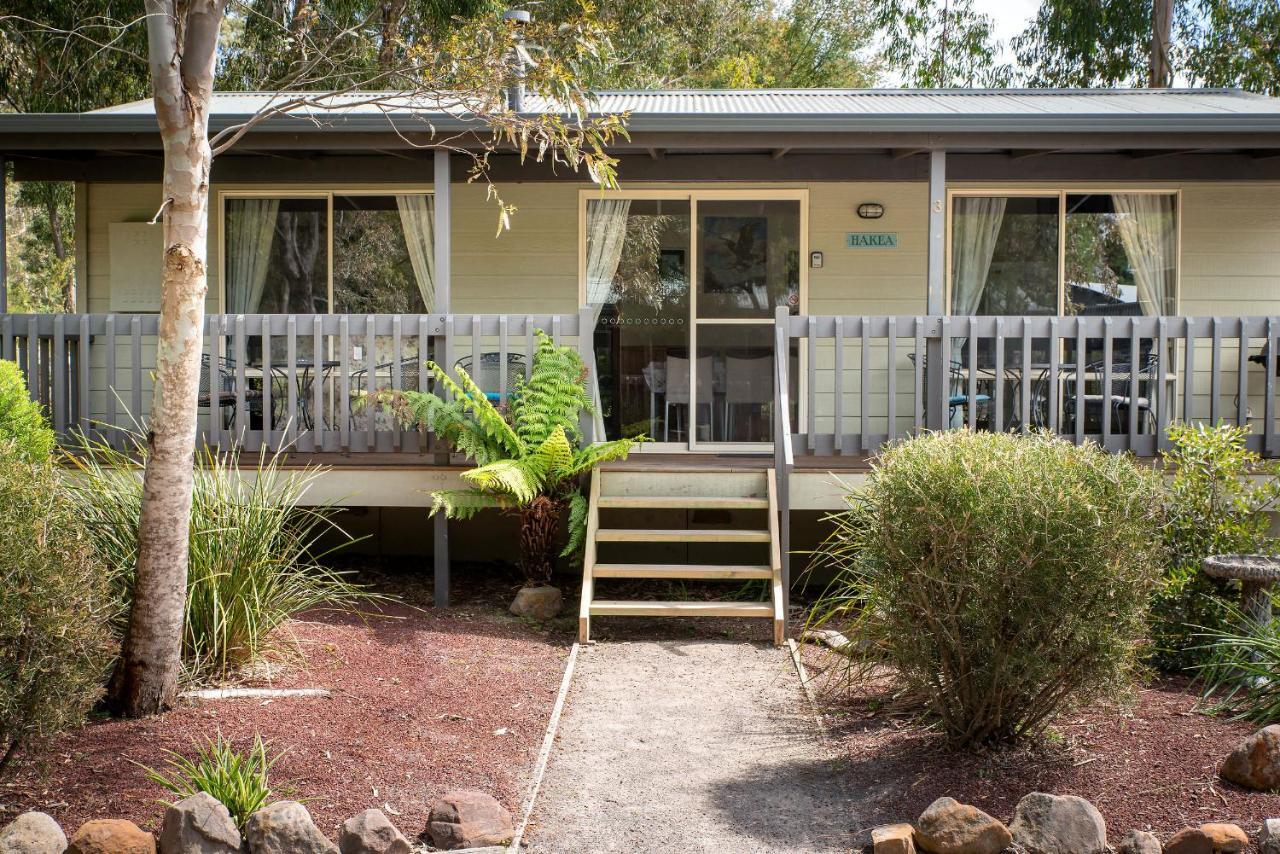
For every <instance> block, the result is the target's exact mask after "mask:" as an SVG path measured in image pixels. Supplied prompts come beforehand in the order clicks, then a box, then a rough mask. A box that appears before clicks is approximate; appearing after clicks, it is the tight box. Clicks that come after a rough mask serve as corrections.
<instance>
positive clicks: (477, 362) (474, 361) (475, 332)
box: [467, 314, 560, 385]
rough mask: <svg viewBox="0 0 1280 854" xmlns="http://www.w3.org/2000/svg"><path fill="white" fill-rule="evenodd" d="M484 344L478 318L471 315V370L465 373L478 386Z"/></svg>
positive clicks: (557, 332) (475, 315)
mask: <svg viewBox="0 0 1280 854" xmlns="http://www.w3.org/2000/svg"><path fill="white" fill-rule="evenodd" d="M483 344H484V342H483V341H482V340H481V329H480V316H479V315H478V314H473V315H472V316H471V368H470V369H469V370H468V371H467V373H469V374H471V381H472V382H474V383H476V384H477V385H479V384H480V379H481V377H483V376H484V371H483V366H484V347H483V346H482V345H483ZM559 344H560V333H559V330H557V331H556V346H559Z"/></svg>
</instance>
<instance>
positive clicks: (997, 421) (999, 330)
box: [991, 317, 1005, 433]
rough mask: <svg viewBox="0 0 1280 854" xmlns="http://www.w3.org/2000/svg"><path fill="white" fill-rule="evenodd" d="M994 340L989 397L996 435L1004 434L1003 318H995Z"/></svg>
mask: <svg viewBox="0 0 1280 854" xmlns="http://www.w3.org/2000/svg"><path fill="white" fill-rule="evenodd" d="M995 336H996V337H995V340H994V341H993V342H992V349H993V350H994V351H995V368H994V373H995V376H996V380H995V389H994V390H993V391H994V393H993V394H992V395H991V398H992V399H991V410H992V413H991V418H992V421H991V429H993V430H994V431H995V432H997V433H1003V432H1004V383H1005V376H1004V318H1003V317H997V318H996V330H995Z"/></svg>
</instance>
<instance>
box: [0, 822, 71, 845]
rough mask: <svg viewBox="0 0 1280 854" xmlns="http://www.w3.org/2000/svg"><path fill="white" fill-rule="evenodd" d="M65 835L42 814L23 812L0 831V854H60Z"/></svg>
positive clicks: (65, 842) (65, 841)
mask: <svg viewBox="0 0 1280 854" xmlns="http://www.w3.org/2000/svg"><path fill="white" fill-rule="evenodd" d="M66 850H67V835H66V834H65V833H63V832H62V828H61V827H59V826H58V823H57V822H56V821H54V820H53V817H52V816H50V815H47V814H45V813H42V812H24V813H23V814H22V815H20V816H18V817H17V818H15V819H14V820H13V821H11V822H9V824H8V826H6V827H5V829H4V830H0V854H62V852H63V851H66Z"/></svg>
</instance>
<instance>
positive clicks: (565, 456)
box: [374, 330, 644, 581]
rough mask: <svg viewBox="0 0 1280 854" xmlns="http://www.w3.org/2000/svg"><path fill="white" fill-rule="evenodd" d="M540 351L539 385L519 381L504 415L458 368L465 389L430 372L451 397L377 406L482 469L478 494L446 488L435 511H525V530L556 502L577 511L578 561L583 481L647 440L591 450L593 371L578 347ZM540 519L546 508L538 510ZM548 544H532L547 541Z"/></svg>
mask: <svg viewBox="0 0 1280 854" xmlns="http://www.w3.org/2000/svg"><path fill="white" fill-rule="evenodd" d="M537 335H538V347H537V352H536V353H535V354H534V357H533V364H532V366H531V367H530V371H529V377H528V379H525V378H524V377H518V378H517V380H516V384H515V389H514V390H513V391H512V393H511V402H510V406H509V408H508V409H507V410H506V411H505V412H503V411H502V410H499V409H498V407H497V406H495V405H494V404H493V403H492V402H491V401H490V400H489V399H488V398H487V397H486V396H485V393H484V391H483V390H482V389H481V388H480V387H479V386H477V385H476V383H475V382H474V381H473V380H472V379H471V377H470V376H469V375H468V374H467V372H466V371H465V370H463V369H461V368H456V371H457V375H458V378H457V380H456V381H455V380H454V379H453V378H452V377H450V376H449V374H448V372H447V371H446V370H445V369H444V368H442V367H441V366H439V365H437V364H436V363H435V362H428V363H427V368H428V370H429V371H430V372H431V374H432V376H434V377H435V380H436V383H437V386H438V387H439V389H440V390H441V392H442V395H437V394H436V393H433V392H429V391H426V392H423V391H416V392H415V391H404V392H395V393H393V392H384V393H382V394H380V395H378V396H377V397H375V398H374V402H375V403H380V404H386V405H389V406H390V407H391V409H392V411H393V412H394V413H395V416H396V418H397V420H399V421H400V422H401V423H403V424H406V425H408V426H415V427H417V428H418V429H421V430H429V431H431V432H433V433H435V434H437V435H438V436H440V437H441V438H442V439H444V441H446V442H448V443H449V444H450V445H451V446H453V447H454V448H455V449H456V450H458V451H459V452H461V453H463V454H466V455H467V456H468V457H469V458H470V459H471V460H472V461H474V462H475V464H476V465H475V468H472V469H470V470H468V471H465V472H463V473H462V479H463V480H465V481H467V482H468V483H469V484H471V486H472V488H470V489H462V490H456V489H455V490H439V491H437V492H433V493H432V494H431V497H432V507H431V513H432V514H433V515H434V514H435V513H444V514H445V515H446V516H447V517H449V518H451V519H468V518H471V517H472V516H474V515H475V514H476V513H478V512H480V511H481V510H484V509H489V508H505V509H521V510H524V511H526V512H525V513H524V514H522V515H523V516H524V520H523V521H524V524H526V525H529V524H532V523H533V517H534V516H535V513H533V512H529V511H530V508H531V506H532V505H533V504H534V502H535V500H536V499H539V498H541V497H545V498H550V499H551V500H552V501H554V502H556V503H557V504H567V505H568V507H569V523H570V529H569V543H568V545H567V546H566V547H565V549H564V551H563V552H562V555H563V556H565V557H569V556H573V555H576V554H577V552H578V551H579V550H580V549H581V547H582V543H583V540H584V537H585V530H586V506H585V504H583V503H582V500H581V499H582V496H581V484H580V479H581V476H582V475H584V474H586V473H588V472H590V471H591V470H592V469H593V468H595V467H596V466H597V465H599V464H601V463H604V462H608V461H610V460H619V459H624V458H625V457H626V456H627V454H628V453H629V452H630V450H631V446H632V445H634V444H635V443H636V442H637V441H644V437H638V438H635V439H615V440H613V441H610V442H596V443H594V444H591V445H587V446H586V447H582V446H581V439H582V436H581V434H580V432H579V430H578V417H579V415H580V414H581V413H583V412H590V411H591V394H590V392H589V391H588V389H587V383H586V378H587V369H586V367H585V366H584V365H583V363H582V359H581V357H579V356H578V353H577V351H575V350H574V349H573V348H572V347H558V346H556V344H555V342H554V341H552V340H551V336H549V335H547V334H546V333H545V332H543V331H542V330H538V331H537ZM536 515H538V516H545V510H544V509H543V508H541V507H540V508H538V512H537V514H536ZM544 539H545V537H529V536H528V532H526V534H525V540H526V541H527V542H542V541H543V540H544ZM522 566H523V567H524V568H525V570H526V575H528V576H529V580H530V581H534V580H538V576H539V575H542V574H545V573H547V572H549V566H550V563H549V560H548V559H547V556H546V555H524V556H522Z"/></svg>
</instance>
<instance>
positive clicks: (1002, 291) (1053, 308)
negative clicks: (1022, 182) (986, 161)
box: [950, 191, 1178, 315]
mask: <svg viewBox="0 0 1280 854" xmlns="http://www.w3.org/2000/svg"><path fill="white" fill-rule="evenodd" d="M1177 259H1178V247H1177V194H1176V193H1172V192H1166V191H1160V192H1151V191H1132V192H1118V193H1068V192H1049V193H1019V194H1009V195H996V194H971V193H967V192H966V193H955V194H953V195H952V205H951V303H950V305H951V313H952V314H957V315H1002V314H1007V315H1053V314H1064V315H1137V314H1148V315H1159V314H1172V313H1173V312H1174V311H1175V310H1176V309H1175V307H1176V305H1177V292H1176V291H1177Z"/></svg>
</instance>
